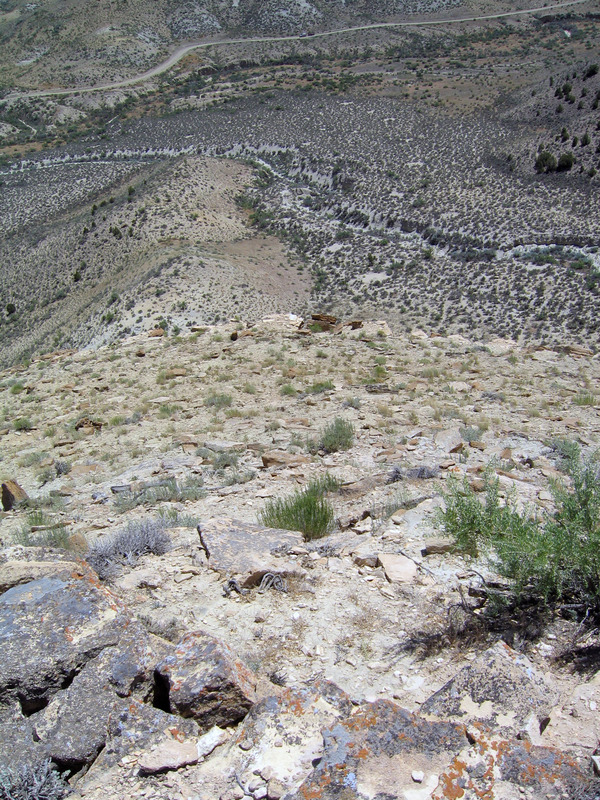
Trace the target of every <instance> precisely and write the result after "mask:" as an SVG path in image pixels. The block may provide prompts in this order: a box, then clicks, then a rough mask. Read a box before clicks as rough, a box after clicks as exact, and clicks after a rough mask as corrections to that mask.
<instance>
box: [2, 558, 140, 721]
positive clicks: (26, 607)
mask: <svg viewBox="0 0 600 800" xmlns="http://www.w3.org/2000/svg"><path fill="white" fill-rule="evenodd" d="M131 621H132V620H131V616H130V614H129V613H128V612H127V611H126V609H125V607H124V606H123V604H122V603H121V601H120V600H118V598H117V597H116V596H115V595H114V594H113V593H112V592H111V591H110V590H109V589H107V588H106V587H105V586H102V585H101V584H100V583H99V582H98V579H97V577H96V575H95V573H93V572H92V571H91V570H89V569H86V568H85V567H82V566H77V567H76V568H75V567H73V568H72V570H71V576H70V577H69V578H57V577H47V578H40V579H38V580H35V581H31V582H30V583H26V584H22V585H19V586H14V587H13V588H12V589H9V590H8V591H7V592H5V593H4V594H3V595H1V596H0V649H1V651H2V671H1V673H0V700H3V701H4V700H8V699H10V698H13V699H18V700H19V702H20V703H21V705H22V707H23V710H24V711H25V712H26V713H29V712H31V711H35V710H37V709H39V708H43V707H44V706H45V705H46V704H47V702H48V700H49V699H50V698H51V696H52V695H53V694H55V693H56V692H57V691H59V690H60V689H61V688H62V687H63V686H64V684H65V683H68V682H70V681H71V680H72V678H73V676H74V675H76V674H77V673H78V672H79V671H80V670H81V668H82V666H83V665H84V664H85V663H86V662H87V661H89V660H90V659H92V658H94V657H95V656H96V655H97V654H98V653H100V652H101V651H102V650H103V649H104V648H105V647H112V646H115V645H116V644H117V643H118V641H119V640H120V639H121V637H122V635H123V631H124V630H125V629H126V628H127V626H128V625H129V624H130V623H131Z"/></svg>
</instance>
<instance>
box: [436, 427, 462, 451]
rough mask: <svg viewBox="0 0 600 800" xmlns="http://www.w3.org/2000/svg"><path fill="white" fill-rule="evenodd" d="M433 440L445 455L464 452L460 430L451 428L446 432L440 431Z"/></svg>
mask: <svg viewBox="0 0 600 800" xmlns="http://www.w3.org/2000/svg"><path fill="white" fill-rule="evenodd" d="M433 440H434V442H435V444H436V446H437V447H439V448H440V450H443V451H444V452H445V453H456V452H458V451H459V450H462V447H463V440H462V436H461V434H460V430H459V429H458V428H449V429H448V430H445V431H438V432H437V433H436V434H435V436H434V437H433Z"/></svg>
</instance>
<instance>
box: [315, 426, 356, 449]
mask: <svg viewBox="0 0 600 800" xmlns="http://www.w3.org/2000/svg"><path fill="white" fill-rule="evenodd" d="M353 444H354V425H353V424H352V423H351V422H348V420H346V419H343V418H342V417H336V418H335V419H334V421H333V422H332V423H331V424H330V425H327V426H326V427H325V429H324V430H323V433H322V434H321V439H320V440H319V446H320V448H321V449H322V450H325V452H326V453H337V452H339V451H340V450H349V449H350V448H351V447H352V445H353Z"/></svg>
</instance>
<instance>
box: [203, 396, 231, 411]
mask: <svg viewBox="0 0 600 800" xmlns="http://www.w3.org/2000/svg"><path fill="white" fill-rule="evenodd" d="M231 403H232V399H231V395H230V394H225V393H224V392H221V393H212V394H209V395H208V397H207V398H206V399H205V400H204V405H205V406H206V407H207V408H213V409H214V410H215V411H219V410H220V409H221V408H229V406H230V405H231Z"/></svg>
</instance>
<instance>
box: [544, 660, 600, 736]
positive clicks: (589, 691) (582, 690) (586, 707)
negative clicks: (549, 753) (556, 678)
mask: <svg viewBox="0 0 600 800" xmlns="http://www.w3.org/2000/svg"><path fill="white" fill-rule="evenodd" d="M542 740H543V743H544V744H548V745H552V746H553V747H559V748H561V749H562V748H564V749H568V748H572V747H581V748H586V749H588V750H591V751H593V750H595V749H596V748H597V747H598V745H599V744H600V673H598V674H597V675H596V676H595V678H593V679H592V680H591V681H590V682H589V683H580V684H579V685H578V686H576V687H575V689H574V690H573V693H572V694H571V696H570V697H569V699H568V700H567V701H566V703H564V704H563V705H562V706H557V707H556V708H554V709H552V712H551V714H550V722H549V723H548V726H547V728H546V729H545V730H544V733H543V737H542Z"/></svg>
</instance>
